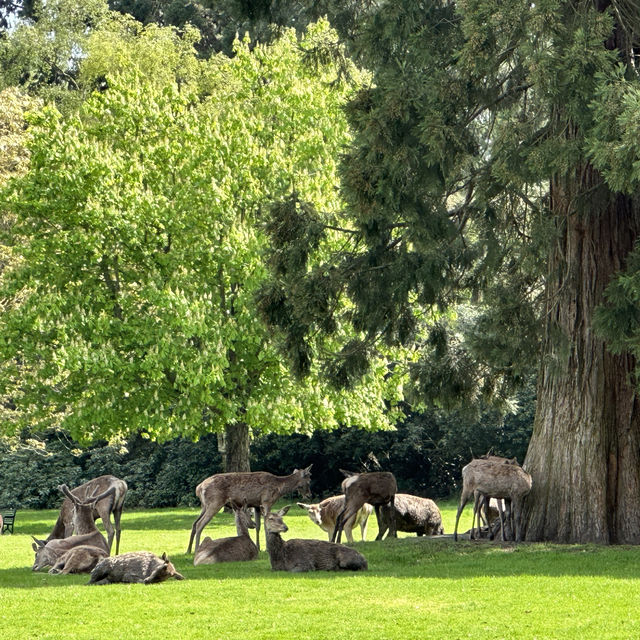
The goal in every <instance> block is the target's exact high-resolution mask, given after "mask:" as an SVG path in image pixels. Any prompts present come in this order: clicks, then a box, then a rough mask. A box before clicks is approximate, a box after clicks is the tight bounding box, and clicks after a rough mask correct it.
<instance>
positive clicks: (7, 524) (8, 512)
mask: <svg viewBox="0 0 640 640" xmlns="http://www.w3.org/2000/svg"><path fill="white" fill-rule="evenodd" d="M15 519H16V510H15V509H3V510H2V516H1V517H0V523H2V527H1V528H0V534H3V533H4V532H5V531H8V532H9V533H13V523H14V522H15Z"/></svg>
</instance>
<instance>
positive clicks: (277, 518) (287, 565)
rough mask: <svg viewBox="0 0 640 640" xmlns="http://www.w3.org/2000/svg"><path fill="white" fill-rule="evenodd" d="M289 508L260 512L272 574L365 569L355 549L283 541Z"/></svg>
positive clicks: (297, 540) (313, 542)
mask: <svg viewBox="0 0 640 640" xmlns="http://www.w3.org/2000/svg"><path fill="white" fill-rule="evenodd" d="M287 511H289V507H288V506H286V507H284V508H282V509H280V511H278V512H277V513H268V512H266V511H265V512H264V513H263V515H264V529H265V532H266V537H267V552H268V553H269V560H270V561H271V569H272V570H273V571H291V572H294V573H299V572H303V571H362V570H365V569H367V559H366V558H365V557H364V556H363V555H362V554H361V553H359V552H358V551H356V550H355V549H351V548H350V547H345V546H344V545H342V544H334V543H333V542H325V541H324V540H302V539H299V538H298V539H293V540H286V541H285V540H283V539H282V538H281V537H280V534H281V533H284V532H285V531H288V530H289V528H288V527H287V525H286V524H285V523H284V520H283V519H282V516H284V515H285V514H286V513H287Z"/></svg>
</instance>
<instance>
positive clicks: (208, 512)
mask: <svg viewBox="0 0 640 640" xmlns="http://www.w3.org/2000/svg"><path fill="white" fill-rule="evenodd" d="M310 483H311V465H309V466H308V467H307V468H306V469H294V471H293V473H292V474H291V475H288V476H274V475H273V474H271V473H267V472H266V471H247V472H233V473H218V474H216V475H213V476H210V477H209V478H207V479H206V480H204V481H202V482H201V483H200V484H199V485H198V486H197V487H196V495H197V496H198V498H200V503H201V505H202V510H201V511H200V515H199V516H198V517H197V518H196V520H195V522H194V523H193V526H192V527H191V537H190V538H189V547H188V548H187V553H191V547H192V546H193V541H194V538H195V550H196V551H197V550H198V547H199V546H200V535H201V534H202V530H203V529H204V528H205V527H206V526H207V524H208V523H209V522H210V521H211V518H213V516H215V515H216V513H218V511H220V509H222V507H223V506H224V505H225V504H246V505H247V506H248V507H253V509H255V514H256V546H257V547H258V549H260V512H261V510H262V511H264V512H268V511H270V510H271V507H272V505H273V503H274V502H275V501H276V500H278V498H280V497H281V496H283V495H284V494H285V493H290V492H291V491H295V490H296V489H297V490H298V491H299V492H300V494H301V495H302V496H303V497H306V496H309V495H311V491H310V488H309V485H310Z"/></svg>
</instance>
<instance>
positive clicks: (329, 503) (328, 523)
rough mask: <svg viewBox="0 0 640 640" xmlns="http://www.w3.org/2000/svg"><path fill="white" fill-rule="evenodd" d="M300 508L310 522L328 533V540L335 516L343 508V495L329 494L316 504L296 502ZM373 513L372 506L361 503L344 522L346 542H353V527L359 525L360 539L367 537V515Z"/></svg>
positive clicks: (331, 533) (363, 539)
mask: <svg viewBox="0 0 640 640" xmlns="http://www.w3.org/2000/svg"><path fill="white" fill-rule="evenodd" d="M297 504H298V506H299V507H300V508H301V509H305V510H306V511H307V514H308V515H309V518H310V519H311V521H312V522H315V523H316V524H317V525H318V526H319V527H320V528H321V529H322V530H323V531H326V532H327V533H328V534H329V542H331V538H333V530H334V529H335V528H336V518H337V517H338V514H339V513H340V512H341V511H342V510H343V509H344V496H331V497H330V498H326V499H325V500H323V501H322V502H319V503H317V504H305V503H304V502H298V503H297ZM372 513H373V507H372V506H371V505H370V504H367V503H365V504H363V505H362V508H361V509H359V510H358V512H357V513H356V514H355V516H352V517H351V518H349V520H347V521H346V522H345V523H344V533H345V535H346V536H347V541H348V542H353V533H352V531H353V528H354V527H357V526H358V525H360V533H361V535H362V541H363V542H364V541H365V540H366V538H367V522H368V520H369V516H370V515H371V514H372Z"/></svg>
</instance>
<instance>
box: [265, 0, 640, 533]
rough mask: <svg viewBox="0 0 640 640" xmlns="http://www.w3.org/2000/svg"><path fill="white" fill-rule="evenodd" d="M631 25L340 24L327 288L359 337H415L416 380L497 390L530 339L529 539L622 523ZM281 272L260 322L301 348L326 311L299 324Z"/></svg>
mask: <svg viewBox="0 0 640 640" xmlns="http://www.w3.org/2000/svg"><path fill="white" fill-rule="evenodd" d="M639 32H640V20H639V18H638V13H637V8H635V6H632V4H631V3H628V2H624V1H612V2H609V1H606V0H598V1H596V2H577V1H576V2H559V1H554V0H550V1H548V2H535V3H528V2H527V3H523V2H521V1H520V0H507V1H502V0H501V1H500V2H497V1H495V0H472V1H468V0H466V1H464V2H463V1H460V2H432V3H429V4H428V5H427V4H425V3H415V2H408V1H407V2H395V3H385V4H384V6H383V7H381V9H380V10H379V11H377V12H375V13H374V14H373V15H372V16H371V17H370V18H369V19H368V20H366V22H365V24H364V25H363V29H362V36H361V37H360V39H359V40H358V42H357V43H356V49H357V50H358V51H359V52H360V53H361V55H362V58H361V59H362V60H363V62H364V64H365V65H366V66H367V67H368V68H369V69H370V70H371V71H372V74H373V82H372V83H371V85H370V86H367V87H365V88H363V89H362V91H361V92H360V93H359V94H358V96H357V97H356V98H355V99H354V100H353V101H352V102H351V103H350V105H349V117H350V121H351V123H352V125H353V127H354V131H355V135H354V142H353V144H352V145H351V149H350V151H349V153H348V154H347V155H346V159H345V161H344V162H343V164H342V178H343V194H344V197H345V199H346V201H347V203H348V216H349V218H350V219H351V227H352V229H351V232H350V234H349V237H350V239H351V242H350V245H349V247H350V248H349V251H346V252H343V255H342V257H341V261H340V263H339V265H340V269H339V274H336V275H334V278H333V281H332V282H333V283H334V286H333V288H332V289H331V290H330V291H329V292H328V294H327V298H328V299H331V298H332V297H333V296H343V295H345V292H346V295H347V297H348V299H349V300H350V301H351V302H352V303H353V305H354V310H353V311H352V312H351V316H352V321H353V324H354V326H356V327H357V328H359V329H360V330H361V331H362V336H363V337H362V340H361V341H360V344H359V346H360V347H361V348H360V353H361V355H362V358H366V354H367V352H368V351H370V349H371V344H372V342H374V341H376V340H380V339H381V338H382V339H383V340H386V341H387V342H389V343H401V344H412V343H415V342H416V340H417V348H416V362H415V363H414V364H413V365H412V368H411V370H412V374H413V378H414V382H415V383H416V385H415V386H416V393H417V395H418V396H419V397H421V398H422V399H423V400H424V399H427V400H429V399H430V400H432V401H435V402H440V403H442V402H451V399H452V398H453V397H454V396H458V397H462V398H467V399H468V398H471V399H473V398H474V397H477V396H478V394H482V395H487V396H489V395H495V394H496V393H497V394H498V396H500V395H501V396H502V397H504V398H507V397H508V395H509V394H510V393H511V391H512V389H513V388H515V387H514V385H517V384H519V383H520V382H521V381H523V380H524V379H525V378H526V373H527V371H528V370H529V368H530V367H531V365H532V363H533V362H534V360H535V359H536V357H537V358H539V362H540V373H539V387H538V394H537V413H536V420H535V427H534V432H533V436H532V439H531V442H530V445H529V450H528V454H527V457H526V461H525V465H526V467H527V468H528V470H529V471H530V472H531V474H532V476H533V490H532V492H531V495H530V496H529V499H528V502H527V506H526V513H525V516H526V520H527V522H526V536H527V538H528V539H529V540H543V539H548V540H559V541H566V542H584V541H595V542H603V543H636V542H638V541H639V540H640V533H639V531H640V526H639V525H640V464H639V463H640V459H639V456H640V447H639V446H638V445H639V444H640V442H639V438H640V411H639V410H638V409H639V407H638V400H637V391H638V388H637V380H638V377H637V376H636V374H635V372H636V362H637V361H636V355H637V354H638V353H639V352H640V349H639V348H638V346H639V345H640V331H638V327H639V326H640V322H639V318H638V312H637V308H638V301H639V297H640V296H639V292H640V287H639V286H638V284H637V282H638V276H637V273H638V265H639V264H640V262H639V261H638V257H637V250H634V247H635V245H636V243H637V239H638V230H639V224H640V215H639V210H638V198H637V194H638V182H637V180H638V170H637V167H638V162H637V159H638V147H637V139H638V126H637V115H636V114H637V113H638V110H637V107H638V95H640V93H639V91H638V87H639V86H640V85H639V78H638V73H637V71H636V67H635V64H634V60H635V55H636V53H637V46H638V33H639ZM295 250H296V251H300V250H301V249H300V247H296V249H295ZM296 276H299V277H304V274H300V273H299V274H292V276H291V278H290V283H293V282H294V281H295V279H296ZM283 291H284V293H283V294H282V296H283V300H284V301H286V305H288V309H287V308H285V306H286V305H285V303H283V305H282V306H281V309H280V310H281V311H282V313H281V315H280V316H279V317H278V315H277V314H276V313H272V314H271V316H270V321H271V322H272V323H273V324H275V325H278V326H280V327H281V328H282V329H284V330H286V331H287V333H288V334H289V335H290V336H292V337H296V336H297V340H298V343H299V345H300V346H301V348H302V347H303V346H304V340H305V339H306V336H308V335H311V333H312V332H313V331H315V330H317V329H318V328H322V323H324V325H325V326H326V325H327V316H328V315H330V314H326V313H325V314H318V316H317V317H316V318H313V319H312V321H310V322H308V323H307V324H306V325H305V326H302V325H301V323H300V322H298V321H297V317H296V309H299V308H301V307H303V306H304V300H305V298H304V296H301V295H299V294H298V292H299V291H300V286H297V288H294V287H293V286H290V285H286V286H284V288H283ZM461 304H462V305H463V306H460V305H461ZM603 305H604V306H603ZM339 308H340V309H344V308H345V307H344V306H341V307H339ZM417 309H420V310H422V313H423V314H424V315H425V316H428V314H429V313H433V312H435V313H436V315H435V316H433V319H434V320H435V321H432V322H431V326H430V327H429V326H427V327H426V331H427V335H426V336H421V335H420V330H421V328H423V325H421V324H420V318H419V314H418V313H417ZM460 309H470V310H471V313H466V314H465V315H463V316H461V315H460V314H459V310H460ZM446 310H448V312H446V313H445V311H446ZM594 316H595V317H597V318H598V319H599V320H598V322H596V323H595V324H594ZM605 338H606V340H605ZM538 349H539V350H538ZM350 351H351V352H353V351H354V349H353V345H352V346H351V349H350ZM362 358H361V359H360V361H359V363H358V368H359V370H366V367H364V366H363V364H362ZM343 361H345V362H346V361H347V360H346V359H344V358H343Z"/></svg>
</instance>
